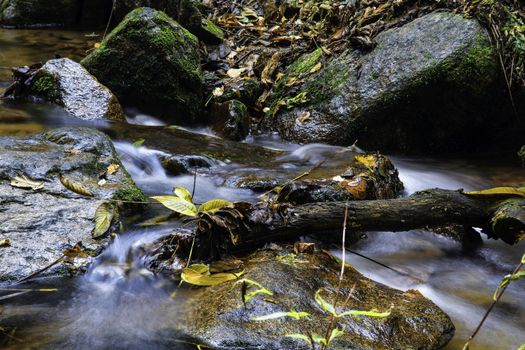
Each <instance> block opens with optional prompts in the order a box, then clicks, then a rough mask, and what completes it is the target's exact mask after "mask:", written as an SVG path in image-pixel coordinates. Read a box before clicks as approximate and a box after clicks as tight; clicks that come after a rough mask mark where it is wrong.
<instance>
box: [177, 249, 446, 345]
mask: <svg viewBox="0 0 525 350" xmlns="http://www.w3.org/2000/svg"><path fill="white" fill-rule="evenodd" d="M242 261H243V263H244V267H243V269H244V271H245V272H244V274H243V275H242V277H240V278H241V279H246V280H249V281H254V282H256V283H258V284H259V285H260V286H256V285H253V284H251V283H249V282H245V283H244V284H243V283H239V282H236V281H230V282H226V283H223V284H219V285H217V286H213V287H204V288H203V287H201V288H198V289H197V290H194V291H191V293H190V292H189V293H188V295H187V299H181V302H183V303H184V304H183V312H184V314H185V315H188V317H187V320H183V321H181V323H182V325H181V329H182V330H184V331H185V332H186V333H187V334H188V336H190V337H192V338H195V339H198V340H199V342H200V343H202V344H205V345H208V346H211V347H212V348H214V349H244V350H248V349H253V350H255V349H265V350H274V349H275V350H277V349H279V350H280V349H311V346H310V345H309V344H307V343H306V342H305V341H304V340H301V339H297V338H293V337H290V336H288V335H290V334H305V332H312V333H316V334H320V335H322V336H324V335H325V333H326V330H327V328H328V325H329V323H330V314H329V313H328V312H326V311H324V310H323V309H322V308H321V307H320V305H319V304H318V303H317V302H316V300H315V296H316V293H317V292H319V295H320V296H321V297H322V298H323V299H324V300H326V301H327V302H329V303H332V304H333V303H334V298H335V293H336V291H337V285H338V275H339V271H340V269H341V264H340V261H338V260H337V259H335V258H334V257H333V256H331V255H329V254H328V253H327V252H325V251H319V250H315V251H313V250H311V249H306V250H304V251H303V252H300V251H297V250H296V251H294V250H292V249H290V248H289V247H280V246H272V247H271V248H269V249H265V250H260V251H258V252H255V253H253V254H251V255H249V256H248V257H246V258H244V259H242ZM261 288H265V289H266V291H267V292H264V293H263V292H260V293H256V294H253V297H252V298H251V299H249V300H247V301H246V295H248V294H249V293H251V292H254V291H256V290H259V289H261ZM243 291H244V292H243ZM340 293H341V296H340V298H339V303H338V307H337V310H336V311H337V313H338V314H340V313H342V312H344V311H348V310H363V311H369V310H372V309H376V310H378V311H381V312H383V311H386V310H389V309H390V310H391V314H390V315H389V316H387V317H368V316H360V317H357V316H343V317H340V318H336V319H335V323H334V326H335V327H336V328H338V329H340V330H343V333H342V335H341V336H339V337H337V338H335V339H334V340H333V342H332V344H331V346H330V349H337V350H338V349H360V350H382V349H385V350H386V349H440V348H441V347H443V346H444V345H445V344H447V343H448V341H449V340H450V339H451V338H452V336H453V334H454V325H453V324H452V322H451V320H450V318H449V317H448V316H447V315H446V314H445V313H444V312H443V311H442V310H441V309H439V308H438V307H437V306H436V305H435V304H434V303H432V302H431V301H430V300H428V299H426V298H425V297H424V296H423V295H421V293H420V292H418V291H417V290H408V291H406V292H402V291H400V290H396V289H392V288H390V287H387V286H385V285H382V284H380V283H377V282H374V281H372V280H370V279H368V278H366V277H364V276H363V275H361V274H360V273H359V272H358V271H357V270H355V269H354V268H352V267H351V266H350V265H346V268H345V278H344V279H343V282H342V283H341V288H340ZM243 299H244V302H243ZM345 300H348V302H346V303H345ZM290 311H295V312H307V313H308V314H309V316H308V317H304V318H301V319H300V320H295V319H293V318H291V317H280V318H275V319H269V320H265V321H256V320H254V318H256V317H261V316H266V315H271V314H274V313H277V312H284V313H286V312H290Z"/></svg>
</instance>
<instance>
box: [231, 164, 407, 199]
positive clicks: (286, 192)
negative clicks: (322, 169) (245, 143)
mask: <svg viewBox="0 0 525 350" xmlns="http://www.w3.org/2000/svg"><path fill="white" fill-rule="evenodd" d="M235 185H236V186H238V187H240V188H248V189H251V190H253V191H256V192H266V191H270V190H272V189H274V188H275V187H277V186H280V187H282V186H283V185H286V186H285V187H284V188H283V189H282V190H280V193H279V200H280V201H286V202H289V203H292V204H294V205H298V204H305V203H313V202H332V201H347V200H364V199H388V198H394V197H396V196H397V195H398V194H399V193H400V192H401V191H402V190H403V183H402V182H401V180H400V179H399V172H398V171H397V169H396V168H395V167H394V165H393V164H392V162H391V161H390V160H389V159H388V158H386V157H385V156H383V155H380V154H359V155H356V156H354V157H353V159H352V160H351V161H350V165H349V166H348V167H347V168H346V169H345V170H343V171H342V172H341V174H339V175H336V176H333V177H328V178H326V177H323V173H320V174H318V175H316V174H314V176H308V179H305V180H298V181H293V182H290V180H289V179H282V178H281V179H279V178H271V179H264V178H260V177H257V175H255V176H254V175H251V176H247V177H242V178H240V179H238V180H237V181H236V183H235Z"/></svg>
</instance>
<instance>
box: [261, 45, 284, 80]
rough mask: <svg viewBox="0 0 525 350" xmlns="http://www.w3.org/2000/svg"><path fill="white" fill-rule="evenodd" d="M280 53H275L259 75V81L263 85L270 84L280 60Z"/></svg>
mask: <svg viewBox="0 0 525 350" xmlns="http://www.w3.org/2000/svg"><path fill="white" fill-rule="evenodd" d="M281 56H282V55H281V53H280V52H279V51H278V52H275V53H274V54H273V55H272V57H271V58H270V60H269V61H268V63H267V64H266V66H265V67H264V69H263V71H262V73H261V81H262V82H263V83H265V84H271V83H272V75H273V73H274V72H275V70H276V69H277V66H278V65H279V61H280V59H281Z"/></svg>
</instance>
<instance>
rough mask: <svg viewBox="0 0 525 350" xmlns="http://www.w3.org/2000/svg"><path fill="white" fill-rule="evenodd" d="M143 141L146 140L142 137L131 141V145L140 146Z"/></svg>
mask: <svg viewBox="0 0 525 350" xmlns="http://www.w3.org/2000/svg"><path fill="white" fill-rule="evenodd" d="M144 141H146V140H144V139H140V140H137V141H135V142H133V143H132V145H133V146H134V147H140V146H142V144H143V143H144Z"/></svg>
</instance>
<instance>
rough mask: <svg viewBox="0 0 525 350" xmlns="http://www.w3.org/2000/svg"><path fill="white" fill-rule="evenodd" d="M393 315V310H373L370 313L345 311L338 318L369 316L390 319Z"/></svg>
mask: <svg viewBox="0 0 525 350" xmlns="http://www.w3.org/2000/svg"><path fill="white" fill-rule="evenodd" d="M391 313H392V309H388V310H386V311H384V312H380V311H377V310H376V309H372V310H370V311H361V310H349V311H345V312H343V313H341V314H339V315H337V316H336V317H343V316H368V317H388V316H390V314H391Z"/></svg>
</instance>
